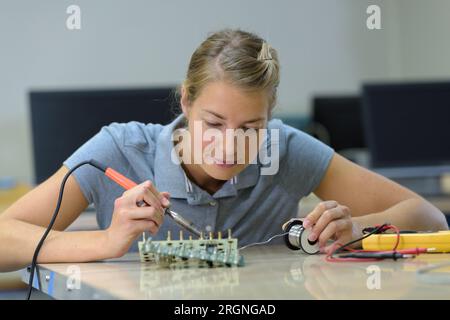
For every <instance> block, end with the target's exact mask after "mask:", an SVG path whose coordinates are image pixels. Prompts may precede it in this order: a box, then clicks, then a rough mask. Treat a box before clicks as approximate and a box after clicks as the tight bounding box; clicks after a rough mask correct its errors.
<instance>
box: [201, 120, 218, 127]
mask: <svg viewBox="0 0 450 320" xmlns="http://www.w3.org/2000/svg"><path fill="white" fill-rule="evenodd" d="M205 123H206V125H207V126H208V127H213V128H217V127H220V125H221V124H220V123H215V122H209V121H205Z"/></svg>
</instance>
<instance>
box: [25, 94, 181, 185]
mask: <svg viewBox="0 0 450 320" xmlns="http://www.w3.org/2000/svg"><path fill="white" fill-rule="evenodd" d="M173 92H174V87H167V88H149V89H117V90H113V89H109V90H83V91H81V90H77V91H32V92H30V93H29V103H30V115H31V129H32V130H31V131H32V141H33V155H34V170H35V182H36V183H40V182H42V181H44V180H45V179H47V178H48V177H50V176H51V175H52V174H53V173H54V172H55V171H56V170H58V169H59V168H60V167H61V165H62V162H63V161H64V160H65V159H66V158H68V157H69V156H70V155H71V154H72V153H73V152H74V151H75V150H76V149H78V147H80V146H81V145H82V144H83V143H84V142H86V141H87V140H89V139H90V138H91V137H93V136H94V135H95V134H96V133H97V132H98V131H100V129H101V128H102V127H103V126H105V125H108V124H110V123H112V122H129V121H139V122H143V123H150V122H151V123H160V124H167V123H169V122H170V121H171V120H172V119H173V118H174V114H173V112H172V108H171V106H172V104H173V103H174V99H173Z"/></svg>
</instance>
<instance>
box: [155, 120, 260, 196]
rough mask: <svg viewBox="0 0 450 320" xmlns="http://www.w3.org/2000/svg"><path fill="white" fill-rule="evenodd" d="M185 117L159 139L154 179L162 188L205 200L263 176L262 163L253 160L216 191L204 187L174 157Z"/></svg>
mask: <svg viewBox="0 0 450 320" xmlns="http://www.w3.org/2000/svg"><path fill="white" fill-rule="evenodd" d="M183 121H184V115H182V114H181V115H179V116H178V117H177V118H176V119H175V120H174V121H172V122H171V123H169V124H168V125H166V126H164V127H163V129H162V130H161V132H160V134H159V136H158V139H157V141H156V154H155V164H154V183H155V185H156V187H157V189H158V190H159V191H167V192H169V193H170V196H171V198H183V199H187V200H188V203H189V204H204V203H207V202H210V201H211V200H212V199H213V198H224V197H232V196H236V195H237V192H238V190H240V189H244V188H248V187H252V186H254V185H256V183H257V182H258V179H259V176H260V164H259V163H256V164H250V165H248V166H247V167H246V168H245V169H244V170H243V171H241V172H240V173H239V174H238V175H237V176H235V177H233V178H232V179H230V180H228V181H227V182H226V183H225V184H224V185H223V186H222V187H221V188H220V189H219V190H218V191H217V192H216V193H215V194H214V195H210V194H209V193H207V192H206V191H205V190H202V189H201V188H200V187H198V186H197V185H196V184H195V183H193V182H192V181H190V180H189V178H188V177H187V176H186V174H185V172H184V170H183V168H182V167H181V165H180V164H177V163H175V162H174V161H172V158H171V153H172V150H173V141H172V133H173V131H174V130H175V129H176V128H178V127H179V126H180V125H181V124H182V123H183Z"/></svg>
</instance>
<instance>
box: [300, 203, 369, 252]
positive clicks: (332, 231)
mask: <svg viewBox="0 0 450 320" xmlns="http://www.w3.org/2000/svg"><path fill="white" fill-rule="evenodd" d="M303 226H304V227H305V229H309V230H310V235H309V239H308V240H310V241H316V240H318V241H319V246H320V248H321V252H325V253H330V252H329V251H330V250H331V249H332V247H333V244H329V245H327V242H328V240H334V241H335V243H339V244H345V243H347V242H349V241H351V240H354V239H357V238H359V237H361V235H362V230H361V227H360V226H359V224H357V223H356V222H355V221H353V219H352V216H351V212H350V209H349V208H348V207H346V206H344V205H341V204H339V203H338V202H336V201H323V202H320V203H319V204H318V205H317V206H316V207H315V208H314V210H313V211H311V212H310V213H309V214H308V215H307V216H306V217H305V219H304V220H303Z"/></svg>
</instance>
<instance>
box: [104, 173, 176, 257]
mask: <svg viewBox="0 0 450 320" xmlns="http://www.w3.org/2000/svg"><path fill="white" fill-rule="evenodd" d="M169 198H170V194H169V193H168V192H159V191H158V190H156V188H155V186H154V185H153V183H152V182H151V181H145V182H143V183H141V184H139V185H137V186H135V187H134V188H132V189H130V190H127V191H125V192H124V193H123V194H122V196H121V197H119V198H117V199H116V201H115V202H114V212H113V216H112V221H111V225H110V226H109V228H108V229H107V230H105V231H106V234H107V247H108V250H110V251H109V252H110V253H111V256H113V257H121V256H123V255H124V254H125V253H127V252H128V250H129V248H130V247H131V245H132V244H133V242H134V241H135V240H136V238H137V237H138V236H140V235H141V234H142V233H143V232H145V231H149V232H150V233H151V234H152V235H155V234H156V233H157V232H158V230H159V227H160V226H161V224H162V223H163V220H164V208H167V207H168V206H169V205H170V202H169ZM142 201H144V202H145V203H146V204H148V205H146V206H139V205H138V203H140V202H141V203H142Z"/></svg>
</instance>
